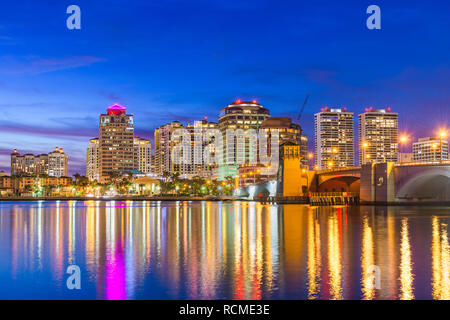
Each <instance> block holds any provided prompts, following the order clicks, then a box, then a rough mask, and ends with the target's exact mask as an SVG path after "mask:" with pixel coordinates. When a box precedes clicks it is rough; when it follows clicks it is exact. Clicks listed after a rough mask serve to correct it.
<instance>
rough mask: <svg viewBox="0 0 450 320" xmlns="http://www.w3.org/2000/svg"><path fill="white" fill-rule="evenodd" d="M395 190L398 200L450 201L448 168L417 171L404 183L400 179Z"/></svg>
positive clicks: (449, 170)
mask: <svg viewBox="0 0 450 320" xmlns="http://www.w3.org/2000/svg"><path fill="white" fill-rule="evenodd" d="M399 173H400V172H399ZM396 190H398V191H397V192H396V198H397V199H399V200H413V199H414V200H425V201H426V200H430V201H450V168H448V167H447V168H446V167H436V168H430V169H426V170H423V171H419V172H417V173H416V174H414V175H412V176H410V178H409V179H407V180H405V181H402V179H400V180H399V182H398V185H397V186H396Z"/></svg>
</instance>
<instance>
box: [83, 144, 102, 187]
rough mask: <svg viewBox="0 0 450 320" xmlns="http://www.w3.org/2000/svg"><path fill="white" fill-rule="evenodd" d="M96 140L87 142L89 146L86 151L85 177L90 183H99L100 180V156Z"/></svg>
mask: <svg viewBox="0 0 450 320" xmlns="http://www.w3.org/2000/svg"><path fill="white" fill-rule="evenodd" d="M99 144H100V143H99V140H98V138H95V139H91V140H89V146H88V148H87V151H86V176H87V177H88V178H89V180H90V181H99V179H100V175H99V172H100V155H99V150H100V148H99Z"/></svg>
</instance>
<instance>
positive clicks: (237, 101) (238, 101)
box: [234, 99, 242, 104]
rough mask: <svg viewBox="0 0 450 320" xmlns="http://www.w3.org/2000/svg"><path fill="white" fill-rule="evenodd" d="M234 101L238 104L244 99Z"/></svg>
mask: <svg viewBox="0 0 450 320" xmlns="http://www.w3.org/2000/svg"><path fill="white" fill-rule="evenodd" d="M234 103H236V104H241V103H242V100H241V99H237V100H236V101H235V102H234Z"/></svg>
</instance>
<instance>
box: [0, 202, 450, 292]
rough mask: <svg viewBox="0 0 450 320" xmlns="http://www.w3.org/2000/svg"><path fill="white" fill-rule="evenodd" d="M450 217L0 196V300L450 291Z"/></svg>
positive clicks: (447, 213) (437, 212)
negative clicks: (73, 278) (76, 273)
mask: <svg viewBox="0 0 450 320" xmlns="http://www.w3.org/2000/svg"><path fill="white" fill-rule="evenodd" d="M449 222H450V208H449V207H384V206H360V207H345V206H342V207H309V206H307V205H279V206H277V205H263V204H260V203H254V202H191V201H178V202H177V201H173V202H162V201H126V202H119V201H85V202H83V201H68V202H63V201H61V202H44V201H36V202H0V257H1V258H0V281H1V286H0V299H450V268H449V267H450V247H449V240H448V224H449ZM72 264H76V265H78V266H79V267H80V270H81V286H82V287H81V290H68V289H67V286H66V279H67V278H68V276H69V275H68V274H67V273H66V270H67V267H68V266H69V265H72ZM373 266H377V267H379V270H380V288H379V289H374V288H373V286H372V285H371V279H372V278H371V274H370V270H372V269H373Z"/></svg>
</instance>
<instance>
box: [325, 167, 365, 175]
mask: <svg viewBox="0 0 450 320" xmlns="http://www.w3.org/2000/svg"><path fill="white" fill-rule="evenodd" d="M360 169H361V167H342V168H333V169H323V170H318V171H317V173H319V174H324V173H333V172H341V171H354V170H360Z"/></svg>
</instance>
